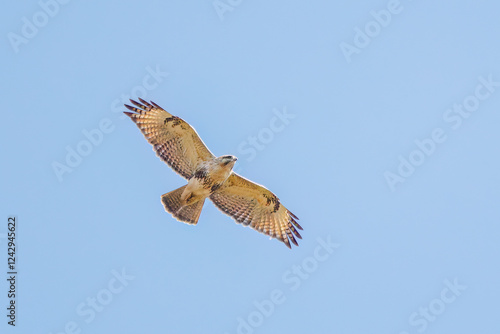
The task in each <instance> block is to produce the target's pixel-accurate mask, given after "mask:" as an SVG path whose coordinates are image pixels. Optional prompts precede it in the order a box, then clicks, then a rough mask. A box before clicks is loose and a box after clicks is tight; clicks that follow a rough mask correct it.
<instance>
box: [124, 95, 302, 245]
mask: <svg viewBox="0 0 500 334" xmlns="http://www.w3.org/2000/svg"><path fill="white" fill-rule="evenodd" d="M139 101H141V103H139V102H136V101H134V100H130V102H132V103H133V104H134V105H135V106H136V107H132V106H129V105H127V104H126V105H125V107H127V108H128V109H129V110H131V111H133V113H132V112H125V114H126V115H127V116H129V117H130V118H131V119H132V121H134V122H135V124H137V126H138V127H139V129H140V130H141V132H142V133H143V134H144V136H145V137H146V139H147V140H148V142H149V143H150V144H151V145H153V150H154V151H155V152H156V155H157V156H158V157H159V158H160V159H161V160H163V161H164V162H166V163H167V164H168V165H169V166H170V167H172V169H173V170H174V171H176V172H177V173H178V174H180V175H181V176H182V177H184V178H185V179H187V180H188V183H187V185H185V186H182V187H180V188H179V189H176V190H174V191H171V192H169V193H166V194H164V195H162V196H161V201H162V203H163V206H164V207H165V210H166V211H167V212H169V213H171V214H172V216H173V217H175V218H176V219H177V220H179V221H181V222H185V223H188V224H193V225H194V224H196V223H197V222H198V219H199V218H200V214H201V209H202V208H203V204H204V203H205V199H206V198H207V197H208V198H209V199H210V200H211V201H212V202H213V203H214V204H215V206H216V207H218V208H219V209H220V210H221V211H222V212H224V213H225V214H227V215H229V216H231V217H232V218H233V219H234V220H236V222H238V223H241V224H243V225H245V226H250V227H251V228H253V229H255V230H257V231H259V232H261V233H264V234H267V235H268V236H270V237H271V238H276V239H278V240H280V241H281V242H283V243H285V245H286V246H287V247H288V248H291V247H290V241H291V242H292V243H293V244H295V245H296V246H298V244H297V240H296V239H295V237H297V238H300V239H302V237H301V236H300V234H299V232H298V231H297V229H296V228H298V229H300V230H302V227H301V226H300V225H299V224H298V223H297V221H296V220H298V218H297V217H296V216H295V215H294V214H293V213H291V212H290V211H289V210H287V209H286V208H285V207H284V206H283V205H282V204H281V203H280V200H279V199H278V197H276V195H275V194H273V193H272V192H271V191H269V190H268V189H266V188H265V187H263V186H261V185H259V184H257V183H254V182H252V181H250V180H248V179H246V178H244V177H242V176H240V175H238V174H236V173H235V172H233V170H232V169H233V166H234V163H235V162H236V160H237V158H236V157H234V156H232V155H223V156H221V157H218V158H217V157H215V156H214V155H213V154H212V152H210V150H209V149H208V148H207V147H206V146H205V144H204V143H203V141H202V140H201V138H200V137H199V136H198V133H196V131H195V129H194V128H193V127H191V126H190V125H189V124H188V123H187V122H185V121H184V120H182V119H180V118H179V117H176V116H173V115H171V114H170V113H168V112H167V111H166V110H164V109H163V108H161V107H160V106H158V105H157V104H156V103H154V102H152V101H151V103H148V102H147V101H144V100H143V99H141V98H139Z"/></svg>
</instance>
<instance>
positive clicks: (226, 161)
mask: <svg viewBox="0 0 500 334" xmlns="http://www.w3.org/2000/svg"><path fill="white" fill-rule="evenodd" d="M217 160H218V162H219V164H220V165H221V166H224V167H229V168H233V166H234V163H235V162H236V160H238V158H236V157H235V156H234V155H223V156H221V157H218V158H217Z"/></svg>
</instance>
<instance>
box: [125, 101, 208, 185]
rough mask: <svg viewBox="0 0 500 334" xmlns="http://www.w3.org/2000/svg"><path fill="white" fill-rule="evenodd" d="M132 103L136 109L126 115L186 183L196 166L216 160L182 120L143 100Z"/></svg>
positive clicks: (131, 108)
mask: <svg viewBox="0 0 500 334" xmlns="http://www.w3.org/2000/svg"><path fill="white" fill-rule="evenodd" d="M139 101H141V103H139V102H136V101H133V100H130V102H132V103H133V104H134V105H135V106H136V107H137V108H136V107H132V106H129V105H125V107H127V108H128V109H130V110H131V111H133V113H131V112H125V114H126V115H127V116H129V117H130V118H131V119H132V120H133V121H134V122H135V124H137V126H138V127H139V129H140V130H141V131H142V133H143V134H144V137H146V139H147V140H148V142H149V143H150V144H151V145H153V150H154V151H155V152H156V155H158V157H160V159H161V160H163V161H165V162H166V163H167V164H168V165H169V166H170V167H172V169H173V170H175V171H176V172H177V173H179V174H180V175H181V176H183V177H184V178H186V179H190V178H191V177H192V176H193V174H194V172H195V169H196V166H198V164H199V163H200V162H202V161H207V160H211V159H213V158H214V157H215V156H214V155H213V154H212V152H210V150H209V149H208V148H207V147H206V145H205V144H204V143H203V141H202V140H201V138H200V137H199V136H198V133H196V130H195V129H194V128H193V127H191V126H190V125H189V124H188V123H187V122H185V121H184V120H182V119H181V118H179V117H176V116H173V115H171V114H170V113H168V112H167V111H166V110H163V109H162V108H161V107H160V106H159V105H157V104H156V103H154V102H153V101H151V103H149V102H147V101H144V100H143V99H139Z"/></svg>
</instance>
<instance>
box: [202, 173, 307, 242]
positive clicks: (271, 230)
mask: <svg viewBox="0 0 500 334" xmlns="http://www.w3.org/2000/svg"><path fill="white" fill-rule="evenodd" d="M209 198H210V199H211V200H212V202H213V203H214V204H215V206H216V207H218V208H219V209H220V210H221V211H222V212H224V213H225V214H227V215H229V216H231V217H232V218H233V219H234V220H236V222H238V223H240V224H243V225H246V226H250V227H251V228H253V229H255V230H257V231H259V232H261V233H264V234H266V235H268V236H270V237H272V238H276V239H278V240H280V241H281V242H283V243H284V244H285V245H286V246H287V247H288V248H291V246H290V241H291V242H292V243H293V244H294V245H297V246H298V243H297V240H296V239H295V237H297V238H299V239H302V237H301V236H300V234H299V232H298V231H297V230H296V229H295V227H297V228H299V229H302V227H301V226H300V225H299V224H298V223H297V222H296V221H295V219H298V218H297V216H295V215H294V214H293V213H291V212H290V211H288V210H287V209H286V208H285V207H284V206H283V204H281V203H280V202H279V199H278V198H277V197H276V195H274V194H273V193H272V192H271V191H269V190H268V189H266V188H265V187H263V186H261V185H259V184H257V183H254V182H252V181H250V180H248V179H246V178H244V177H242V176H240V175H238V174H236V173H234V172H233V173H231V175H230V176H229V178H228V179H227V180H226V182H224V184H223V185H222V186H221V187H220V188H219V189H218V190H217V191H215V192H214V193H213V194H212V195H210V197H209ZM269 198H271V199H273V201H277V203H278V204H279V207H278V209H277V210H276V206H277V205H276V202H273V201H270V200H269Z"/></svg>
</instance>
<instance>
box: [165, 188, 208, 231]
mask: <svg viewBox="0 0 500 334" xmlns="http://www.w3.org/2000/svg"><path fill="white" fill-rule="evenodd" d="M186 186H187V185H185V186H183V187H180V188H178V189H175V190H173V191H171V192H169V193H166V194H164V195H162V196H161V202H162V203H163V206H164V207H165V210H166V211H167V212H169V213H171V214H172V216H174V217H175V218H176V219H177V220H179V221H181V222H184V223H188V224H192V225H195V224H196V223H198V219H199V218H200V214H201V209H203V204H205V198H202V199H201V200H199V201H196V202H194V203H192V204H189V205H184V204H185V202H183V201H182V200H181V195H182V192H183V191H184V188H186Z"/></svg>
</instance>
